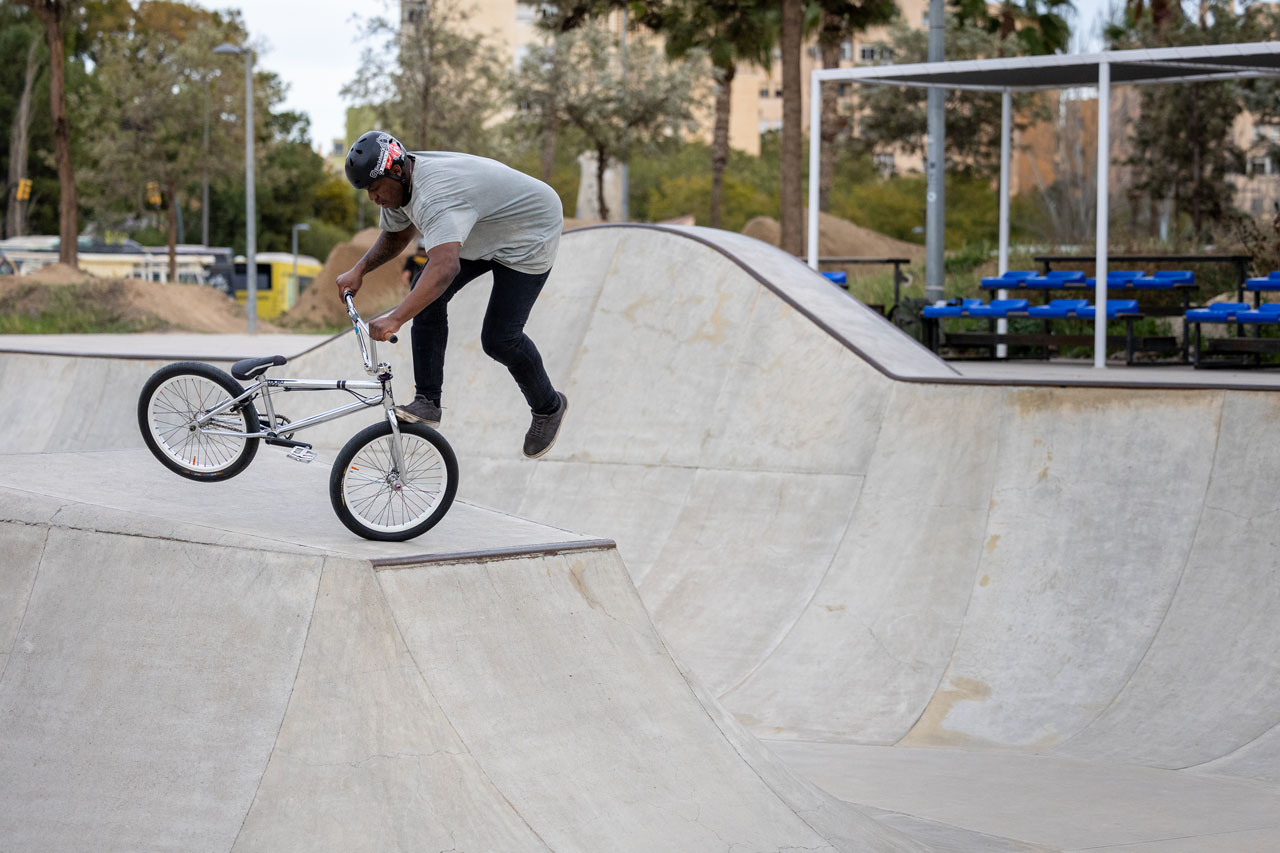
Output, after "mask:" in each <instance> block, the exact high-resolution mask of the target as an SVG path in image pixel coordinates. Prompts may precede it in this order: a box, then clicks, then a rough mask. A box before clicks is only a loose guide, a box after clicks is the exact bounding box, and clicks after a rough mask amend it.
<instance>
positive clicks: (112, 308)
mask: <svg viewBox="0 0 1280 853" xmlns="http://www.w3.org/2000/svg"><path fill="white" fill-rule="evenodd" d="M114 302H115V300H110V299H108V300H102V299H100V298H99V295H98V294H95V293H92V292H90V291H89V289H88V288H85V287H84V286H82V285H75V284H68V285H49V284H20V285H18V286H16V287H14V288H12V289H8V290H7V292H5V293H3V295H0V334H6V335H59V334H61V335H66V334H108V333H122V332H124V333H127V332H154V331H158V330H162V329H165V328H168V326H167V324H166V323H164V322H163V321H162V320H160V319H159V318H158V317H154V316H152V315H148V314H143V315H138V314H136V313H132V312H129V311H127V310H122V309H121V308H120V306H119V305H116V304H113V303H114Z"/></svg>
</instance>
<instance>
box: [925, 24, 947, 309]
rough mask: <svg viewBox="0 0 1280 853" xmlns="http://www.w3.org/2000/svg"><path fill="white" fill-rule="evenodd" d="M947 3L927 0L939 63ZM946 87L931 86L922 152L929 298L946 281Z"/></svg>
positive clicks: (933, 53)
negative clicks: (925, 141)
mask: <svg viewBox="0 0 1280 853" xmlns="http://www.w3.org/2000/svg"><path fill="white" fill-rule="evenodd" d="M946 25H947V17H946V3H945V2H944V0H929V62H930V63H940V62H942V61H943V60H944V59H945V58H946V57H945V56H944V55H943V53H944V44H945V36H946ZM946 100H947V90H946V89H943V88H941V87H939V86H930V87H929V93H928V100H927V102H926V107H925V121H926V124H927V128H928V144H927V151H926V154H925V187H926V191H925V212H924V252H925V262H924V274H925V284H924V293H925V297H926V298H927V299H928V300H929V301H930V302H936V301H938V300H939V299H942V298H943V286H944V284H945V282H946V270H945V269H944V267H945V264H946V239H947V238H946V227H947V226H946V217H947V213H946V211H947V184H946V176H947V165H946V163H947V145H946V141H947V118H946Z"/></svg>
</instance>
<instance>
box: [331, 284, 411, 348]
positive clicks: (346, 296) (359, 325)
mask: <svg viewBox="0 0 1280 853" xmlns="http://www.w3.org/2000/svg"><path fill="white" fill-rule="evenodd" d="M342 301H343V302H345V303H347V316H348V317H350V318H351V322H352V323H353V324H355V327H356V330H357V331H359V332H361V333H362V334H365V335H368V334H369V326H368V324H366V323H365V321H364V320H362V319H361V318H360V312H359V311H357V310H356V302H355V299H354V294H352V292H351V291H350V290H344V291H342ZM387 340H388V341H390V342H391V343H393V344H394V343H398V342H399V341H400V339H399V338H398V337H396V336H395V335H392V336H391V337H389V338H387Z"/></svg>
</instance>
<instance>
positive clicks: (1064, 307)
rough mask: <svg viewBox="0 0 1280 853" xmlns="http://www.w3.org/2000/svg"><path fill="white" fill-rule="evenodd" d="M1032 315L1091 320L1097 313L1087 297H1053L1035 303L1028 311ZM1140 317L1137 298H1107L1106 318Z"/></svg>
mask: <svg viewBox="0 0 1280 853" xmlns="http://www.w3.org/2000/svg"><path fill="white" fill-rule="evenodd" d="M1027 313H1028V314H1030V315H1031V316H1032V317H1039V318H1040V319H1042V320H1065V319H1067V318H1071V317H1075V318H1078V319H1081V320H1092V319H1093V318H1094V314H1096V313H1097V307H1096V306H1094V305H1090V304H1089V300H1087V299H1055V300H1053V301H1052V302H1050V303H1049V304H1048V305H1037V306H1035V307H1033V308H1031V309H1030V310H1029V311H1028V312H1027ZM1126 316H1129V317H1140V316H1142V312H1141V311H1139V310H1138V300H1136V299H1109V300H1107V319H1108V320H1114V319H1115V318H1117V317H1126Z"/></svg>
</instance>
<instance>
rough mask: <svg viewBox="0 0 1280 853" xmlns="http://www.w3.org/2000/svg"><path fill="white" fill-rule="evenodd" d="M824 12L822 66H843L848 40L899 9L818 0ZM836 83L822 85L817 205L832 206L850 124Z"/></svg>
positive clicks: (882, 2)
mask: <svg viewBox="0 0 1280 853" xmlns="http://www.w3.org/2000/svg"><path fill="white" fill-rule="evenodd" d="M816 6H817V11H818V12H819V13H820V14H821V23H820V24H819V29H818V49H819V52H820V53H821V55H822V67H823V68H839V67H840V51H841V49H842V47H843V45H844V43H845V42H846V41H848V40H849V39H850V38H852V37H853V35H854V33H859V32H862V31H864V30H866V29H867V27H870V26H874V25H876V24H887V23H889V22H890V21H892V20H893V19H894V18H895V17H896V16H897V12H898V7H897V4H896V3H895V2H894V0H861V2H850V0H817V2H816ZM836 95H837V92H836V87H835V86H832V85H827V86H823V87H822V119H821V122H822V124H821V128H822V153H821V157H822V161H821V163H820V164H819V168H820V171H819V179H818V207H819V209H820V210H823V211H826V210H828V208H829V199H828V196H829V195H830V192H831V185H832V183H833V182H834V180H835V163H836V146H835V141H836V138H837V137H838V136H839V135H840V134H841V133H842V132H843V131H844V130H845V128H846V127H847V126H848V120H847V119H846V118H844V117H842V116H841V115H840V111H839V105H838V101H837V97H836Z"/></svg>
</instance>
